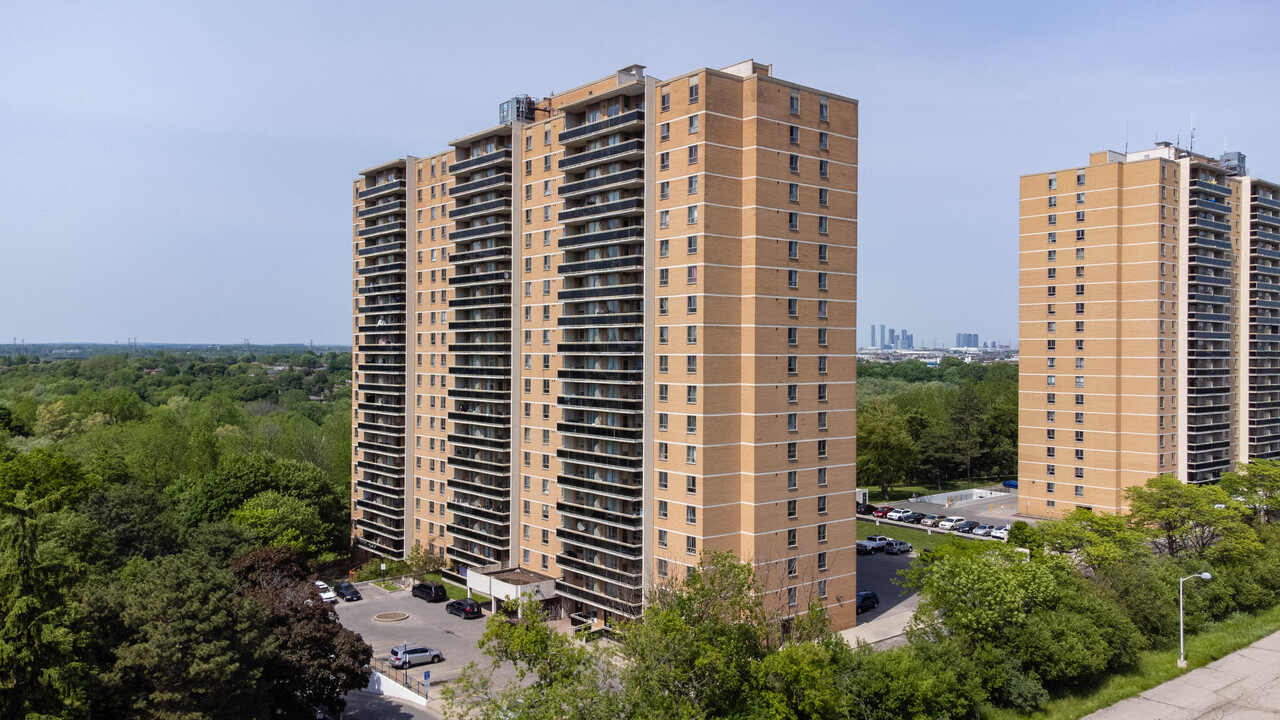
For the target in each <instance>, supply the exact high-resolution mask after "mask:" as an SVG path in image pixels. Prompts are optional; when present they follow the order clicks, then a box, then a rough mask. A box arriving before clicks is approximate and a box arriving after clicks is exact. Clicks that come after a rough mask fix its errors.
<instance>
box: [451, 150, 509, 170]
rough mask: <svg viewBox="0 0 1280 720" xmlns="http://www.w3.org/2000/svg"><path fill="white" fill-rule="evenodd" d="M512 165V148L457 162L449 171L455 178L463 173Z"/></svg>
mask: <svg viewBox="0 0 1280 720" xmlns="http://www.w3.org/2000/svg"><path fill="white" fill-rule="evenodd" d="M500 163H501V164H506V165H510V164H511V148H503V149H501V150H498V151H495V152H491V153H489V154H488V155H479V156H477V157H473V158H467V159H466V160H463V161H461V162H455V163H454V164H452V165H450V166H449V170H450V171H451V172H452V173H453V174H454V176H458V175H461V174H463V173H468V172H474V171H476V170H480V169H481V168H486V167H489V166H490V165H497V164H500Z"/></svg>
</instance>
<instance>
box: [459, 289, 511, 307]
mask: <svg viewBox="0 0 1280 720" xmlns="http://www.w3.org/2000/svg"><path fill="white" fill-rule="evenodd" d="M506 290H507V292H502V293H494V294H492V295H474V296H472V297H463V298H460V297H455V298H451V299H450V300H449V307H451V308H480V307H503V308H509V307H511V290H510V288H509V287H508V288H506Z"/></svg>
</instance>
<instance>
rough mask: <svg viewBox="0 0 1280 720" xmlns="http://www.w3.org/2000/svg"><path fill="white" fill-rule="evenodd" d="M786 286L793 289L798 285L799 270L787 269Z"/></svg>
mask: <svg viewBox="0 0 1280 720" xmlns="http://www.w3.org/2000/svg"><path fill="white" fill-rule="evenodd" d="M787 287H789V288H793V289H794V288H798V287H800V271H799V270H788V271H787Z"/></svg>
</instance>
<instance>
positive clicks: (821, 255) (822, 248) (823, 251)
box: [818, 243, 827, 262]
mask: <svg viewBox="0 0 1280 720" xmlns="http://www.w3.org/2000/svg"><path fill="white" fill-rule="evenodd" d="M826 261H827V245H826V243H822V244H820V245H818V262H826Z"/></svg>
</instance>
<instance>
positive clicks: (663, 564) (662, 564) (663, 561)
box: [658, 530, 667, 578]
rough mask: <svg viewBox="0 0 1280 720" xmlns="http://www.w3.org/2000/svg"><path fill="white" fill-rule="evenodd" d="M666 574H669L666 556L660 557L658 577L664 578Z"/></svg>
mask: <svg viewBox="0 0 1280 720" xmlns="http://www.w3.org/2000/svg"><path fill="white" fill-rule="evenodd" d="M663 532H666V531H665V530H664V531H663ZM666 576H667V561H666V559H665V558H658V577H660V578H664V577H666Z"/></svg>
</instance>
